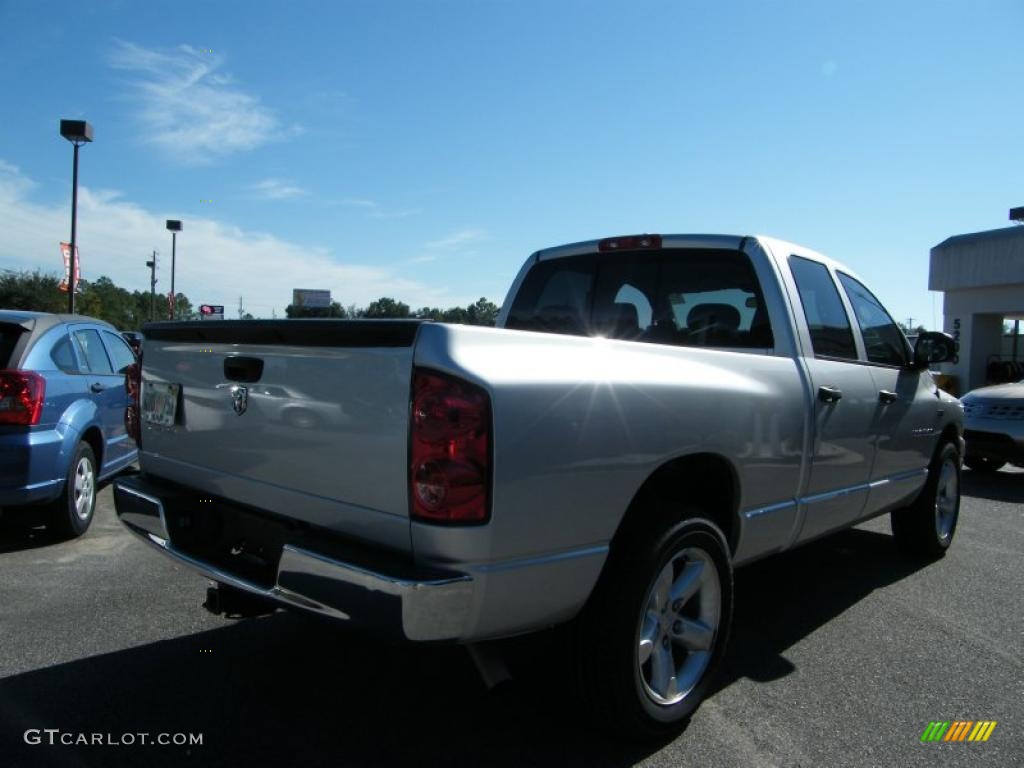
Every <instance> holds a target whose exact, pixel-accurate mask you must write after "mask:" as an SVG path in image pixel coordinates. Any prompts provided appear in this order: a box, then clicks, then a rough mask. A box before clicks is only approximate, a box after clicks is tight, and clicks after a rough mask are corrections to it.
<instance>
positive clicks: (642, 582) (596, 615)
mask: <svg viewBox="0 0 1024 768" xmlns="http://www.w3.org/2000/svg"><path fill="white" fill-rule="evenodd" d="M697 514H698V515H699V513H697ZM694 568H697V574H698V575H697V576H696V577H695V578H697V579H698V580H699V581H700V582H701V583H700V586H699V587H697V591H696V592H695V593H693V594H691V596H689V597H686V598H684V599H683V600H682V601H681V605H680V603H676V604H673V603H672V601H671V600H669V599H666V601H664V607H663V608H662V609H661V610H660V611H659V610H658V605H659V604H660V603H661V601H659V599H658V584H659V578H664V574H665V573H666V572H668V573H670V574H671V582H670V583H671V584H672V585H673V586H679V585H682V584H683V583H684V580H685V579H687V578H690V577H687V576H686V575H685V574H691V577H692V576H693V573H694V571H693V569H694ZM712 576H713V577H714V578H713V579H712V578H711V577H712ZM691 581H692V579H691ZM670 592H671V590H670ZM732 592H733V578H732V565H731V562H730V559H729V549H728V545H727V544H726V540H725V536H724V535H723V534H722V532H721V531H720V530H719V529H718V527H717V526H715V525H714V524H713V523H712V522H710V521H709V520H706V519H704V518H701V517H699V516H689V517H687V518H686V519H683V520H681V521H675V522H669V523H666V524H663V525H661V526H660V527H659V528H657V529H656V530H654V531H653V532H651V533H650V534H649V535H647V536H646V537H636V536H634V537H633V539H632V540H631V541H627V542H623V543H622V544H620V546H619V547H615V546H614V545H613V549H612V552H611V554H610V555H609V562H608V564H607V566H606V568H605V570H604V572H603V573H602V575H601V579H600V581H599V583H598V585H597V587H596V589H595V591H594V594H593V595H592V596H591V599H590V600H589V602H588V603H587V606H586V608H585V609H584V611H583V613H582V614H581V616H580V617H579V619H578V620H577V622H576V625H575V627H574V630H575V638H574V641H573V648H574V649H575V651H576V653H575V654H574V655H575V658H576V660H577V675H578V681H579V685H580V693H581V697H582V699H583V702H584V704H585V705H587V706H588V707H589V708H590V709H591V711H592V714H593V715H594V716H595V717H596V718H597V719H598V720H599V722H600V723H601V724H602V725H605V726H607V727H609V728H611V729H614V730H615V731H617V732H619V733H620V734H622V735H624V736H627V737H630V738H640V739H650V738H660V737H664V736H666V735H670V734H674V733H677V732H678V731H679V730H681V729H682V728H683V727H684V726H685V725H686V723H687V722H688V720H689V718H690V716H691V715H692V714H693V713H694V712H695V711H696V709H697V707H698V706H699V705H700V703H701V701H702V700H703V699H704V697H705V696H706V695H707V694H708V692H709V690H710V688H711V685H712V684H713V682H714V677H715V674H716V672H717V670H718V667H719V665H720V664H721V661H722V657H723V655H724V653H725V648H726V644H727V642H728V639H729V630H730V627H731V625H732ZM712 615H716V618H717V625H716V626H713V627H712V622H711V621H710V620H708V616H712ZM681 619H682V620H684V621H685V622H686V624H685V625H683V623H682V622H681V621H680V620H681ZM681 627H682V628H683V630H682V631H680V628H681ZM709 627H712V631H710V632H708V631H707V629H708V628H709ZM692 629H695V630H696V632H693V633H691V630H692ZM645 634H646V635H647V636H648V637H649V638H652V639H653V642H650V641H648V642H647V643H646V644H645V643H643V642H642V641H643V639H644V635H645ZM687 638H691V639H687ZM705 646H706V650H696V648H697V647H705ZM645 647H646V654H647V659H646V661H645V660H644V655H645ZM666 653H667V659H666V655H665V654H666ZM659 659H660V660H661V668H662V669H671V670H673V675H672V678H671V679H670V680H669V684H668V685H667V686H666V685H664V684H659V683H658V667H657V665H656V662H657V661H658V660H659ZM680 659H681V662H680ZM679 675H683V679H682V681H681V682H682V686H683V687H684V688H685V691H680V690H679V683H680V681H679V680H678V676H679ZM662 679H663V680H664V679H665V678H664V677H663V678H662ZM673 681H674V682H675V685H676V687H675V688H673V687H672V684H673ZM659 689H660V691H661V692H662V693H665V694H666V695H665V696H663V697H661V700H659ZM680 694H681V696H680ZM676 697H679V698H676Z"/></svg>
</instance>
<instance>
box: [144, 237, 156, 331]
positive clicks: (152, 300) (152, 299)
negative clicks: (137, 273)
mask: <svg viewBox="0 0 1024 768" xmlns="http://www.w3.org/2000/svg"><path fill="white" fill-rule="evenodd" d="M146 266H147V267H149V319H150V320H155V319H156V318H155V315H156V251H153V260H152V261H147V262H146Z"/></svg>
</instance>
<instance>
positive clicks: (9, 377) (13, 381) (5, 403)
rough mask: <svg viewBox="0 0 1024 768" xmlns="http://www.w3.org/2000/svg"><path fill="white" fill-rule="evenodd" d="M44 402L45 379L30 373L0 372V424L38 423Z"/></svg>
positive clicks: (28, 424)
mask: <svg viewBox="0 0 1024 768" xmlns="http://www.w3.org/2000/svg"><path fill="white" fill-rule="evenodd" d="M45 401H46V379H44V378H43V377H42V376H40V375H39V374H38V373H34V372H32V371H0V424H17V425H19V426H22V427H31V426H34V425H36V424H38V423H39V417H40V416H41V415H42V413H43V403H44V402H45Z"/></svg>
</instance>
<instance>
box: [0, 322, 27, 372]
mask: <svg viewBox="0 0 1024 768" xmlns="http://www.w3.org/2000/svg"><path fill="white" fill-rule="evenodd" d="M24 332H25V329H24V328H22V327H21V326H20V325H11V324H10V323H0V368H11V367H13V364H12V361H11V354H12V353H13V352H14V345H15V344H17V343H18V339H19V338H21V334H23V333H24Z"/></svg>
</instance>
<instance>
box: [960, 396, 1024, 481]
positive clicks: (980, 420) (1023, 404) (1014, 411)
mask: <svg viewBox="0 0 1024 768" xmlns="http://www.w3.org/2000/svg"><path fill="white" fill-rule="evenodd" d="M961 402H963V404H964V438H965V439H966V440H967V455H966V456H964V464H966V465H967V466H968V467H970V468H971V469H973V470H975V471H976V472H995V471H997V470H999V469H1002V468H1003V466H1005V465H1006V463H1007V462H1010V463H1013V464H1015V465H1017V466H1024V381H1018V382H1016V383H1013V384H996V385H995V386H991V387H981V388H980V389H975V390H972V391H971V392H968V393H967V394H966V395H964V396H963V399H962V401H961Z"/></svg>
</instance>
